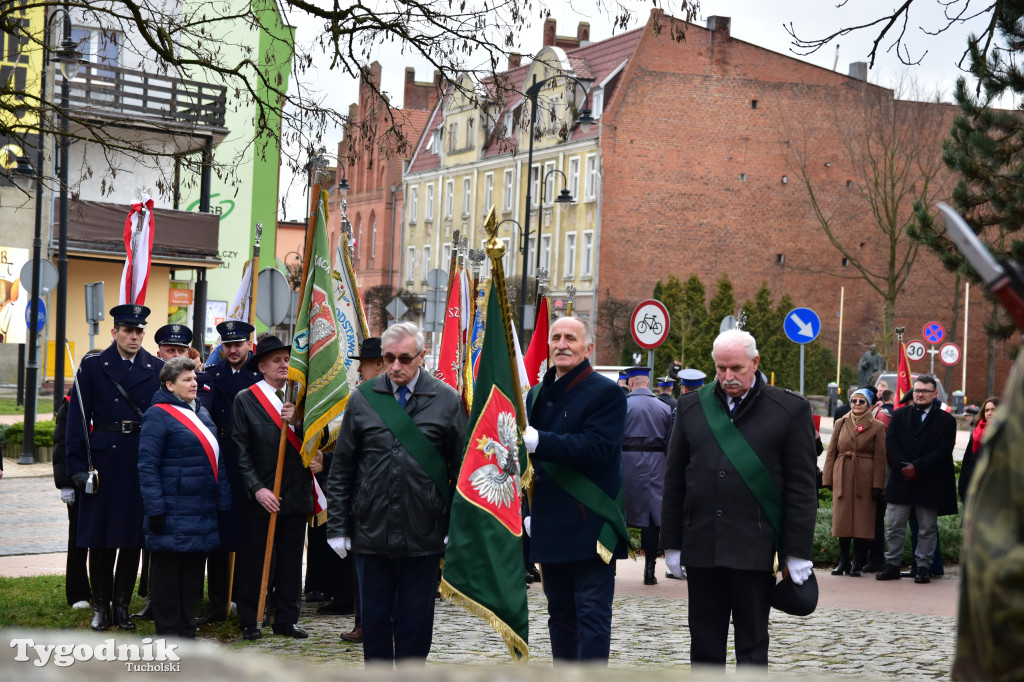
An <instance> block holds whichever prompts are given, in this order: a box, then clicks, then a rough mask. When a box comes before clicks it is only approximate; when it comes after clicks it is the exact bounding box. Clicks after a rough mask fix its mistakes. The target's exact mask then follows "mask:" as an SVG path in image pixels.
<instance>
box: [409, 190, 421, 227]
mask: <svg viewBox="0 0 1024 682" xmlns="http://www.w3.org/2000/svg"><path fill="white" fill-rule="evenodd" d="M418 207H419V187H411V188H409V223H410V224H412V225H415V224H416V209H417V208H418Z"/></svg>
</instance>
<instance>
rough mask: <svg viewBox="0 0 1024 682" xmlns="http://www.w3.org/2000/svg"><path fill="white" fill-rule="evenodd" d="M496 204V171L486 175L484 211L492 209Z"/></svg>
mask: <svg viewBox="0 0 1024 682" xmlns="http://www.w3.org/2000/svg"><path fill="white" fill-rule="evenodd" d="M493 205H494V173H488V174H487V175H485V176H484V213H487V212H488V211H490V210H491V206H493Z"/></svg>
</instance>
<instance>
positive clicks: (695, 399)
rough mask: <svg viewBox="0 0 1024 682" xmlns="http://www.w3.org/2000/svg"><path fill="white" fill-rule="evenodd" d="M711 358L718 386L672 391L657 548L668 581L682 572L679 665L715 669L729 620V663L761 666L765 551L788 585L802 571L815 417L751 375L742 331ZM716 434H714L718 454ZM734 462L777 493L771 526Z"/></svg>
mask: <svg viewBox="0 0 1024 682" xmlns="http://www.w3.org/2000/svg"><path fill="white" fill-rule="evenodd" d="M712 357H713V358H714V361H715V371H716V374H717V381H715V382H714V383H713V384H709V385H707V386H705V387H703V388H701V389H700V390H698V391H696V392H695V393H687V394H685V395H683V396H681V397H680V398H679V403H678V405H677V406H676V422H675V426H674V427H673V431H672V439H671V441H670V443H669V448H668V466H667V470H666V473H665V494H664V497H663V503H662V515H661V523H662V526H661V546H662V549H664V550H665V563H666V564H667V565H668V567H669V569H670V570H671V571H672V573H673V574H676V575H679V574H680V573H681V571H680V570H679V569H680V564H682V565H685V567H686V575H687V579H688V580H689V585H690V587H689V594H690V604H689V612H688V616H689V628H690V640H691V641H690V662H691V663H693V664H714V665H725V655H726V644H727V640H728V635H729V619H730V616H731V617H732V620H733V624H734V631H735V642H736V662H737V663H739V664H757V665H767V664H768V614H769V610H770V598H771V592H772V589H773V587H774V585H775V576H774V575H773V572H772V571H773V563H774V559H775V554H776V550H777V551H778V553H779V554H780V555H781V556H780V559H779V561H780V565H781V564H784V565H785V567H786V570H788V572H789V575H790V577H791V578H792V579H793V582H794V583H797V584H803V583H804V582H805V581H806V580H807V579H808V578H809V577H810V576H811V561H810V559H811V555H812V551H813V544H814V523H815V519H816V516H817V506H818V505H817V486H816V475H815V461H816V459H817V451H816V450H815V447H814V422H813V421H812V420H811V408H810V405H809V403H808V402H807V401H806V400H804V399H803V398H802V397H800V396H799V395H796V394H794V393H791V392H789V391H785V390H782V389H779V388H775V387H774V386H770V385H768V384H767V383H766V382H765V381H764V379H763V378H762V377H761V376H760V373H759V372H758V369H757V367H758V361H759V359H760V358H759V356H758V353H757V345H756V343H755V341H754V337H753V336H751V335H750V334H749V333H747V332H744V331H741V330H738V329H733V330H729V331H726V332H723V333H722V334H720V335H719V336H718V338H717V339H715V343H714V347H713V351H712ZM711 410H714V411H715V412H710V411H711ZM709 421H713V422H714V423H715V424H716V428H715V429H713V428H712V427H711V425H710V424H709ZM730 422H731V424H730ZM737 432H738V433H737ZM730 434H732V435H733V436H734V437H730ZM716 436H724V437H725V438H724V440H723V442H726V443H728V451H727V450H726V449H725V447H723V445H721V444H720V443H719V440H718V438H717V437H716ZM737 438H738V439H739V440H737ZM744 442H745V443H746V446H749V447H744V446H743V443H744ZM734 462H740V464H741V465H742V464H744V463H746V464H750V463H754V464H756V465H757V467H758V468H759V469H760V470H761V471H763V472H765V473H766V476H765V477H764V478H763V479H762V480H764V481H765V482H766V483H767V485H768V486H772V487H774V488H775V490H776V491H777V495H778V496H779V498H780V500H779V505H780V507H781V510H782V513H781V515H780V516H781V521H779V523H780V525H781V528H776V527H774V526H773V523H775V521H770V520H769V519H770V518H771V517H770V516H769V515H768V514H767V513H766V512H765V510H764V509H763V508H762V506H761V504H760V502H759V499H758V497H755V495H754V492H752V488H751V486H750V485H748V482H747V480H746V479H745V478H744V477H743V476H741V475H740V473H739V469H738V468H737V465H736V464H734ZM755 485H756V483H755ZM768 490H769V491H771V488H768ZM783 557H784V562H783Z"/></svg>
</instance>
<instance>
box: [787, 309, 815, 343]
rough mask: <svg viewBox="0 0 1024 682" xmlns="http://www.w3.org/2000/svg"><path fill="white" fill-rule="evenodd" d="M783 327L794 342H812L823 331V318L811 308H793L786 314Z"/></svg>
mask: <svg viewBox="0 0 1024 682" xmlns="http://www.w3.org/2000/svg"><path fill="white" fill-rule="evenodd" d="M782 329H783V331H785V332H786V336H787V337H788V338H789V340H790V341H792V342H793V343H810V342H811V341H814V339H816V338H818V333H819V332H821V320H820V319H819V318H818V314H817V313H816V312H814V311H813V310H811V309H810V308H793V309H792V310H790V311H789V313H788V314H787V315H786V319H785V321H784V322H783V323H782Z"/></svg>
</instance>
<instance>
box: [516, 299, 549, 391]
mask: <svg viewBox="0 0 1024 682" xmlns="http://www.w3.org/2000/svg"><path fill="white" fill-rule="evenodd" d="M550 321H551V311H550V308H549V306H548V297H547V296H544V297H542V298H541V300H540V311H539V312H538V313H537V324H535V325H534V329H533V337H532V338H531V339H530V347H529V348H527V349H526V357H524V358H523V364H524V365H525V366H526V375H525V376H526V379H527V380H528V381H529V382H530V386H535V385H537V384H539V383H540V380H541V379H543V378H544V373H545V372H547V371H548V328H549V327H550Z"/></svg>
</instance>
